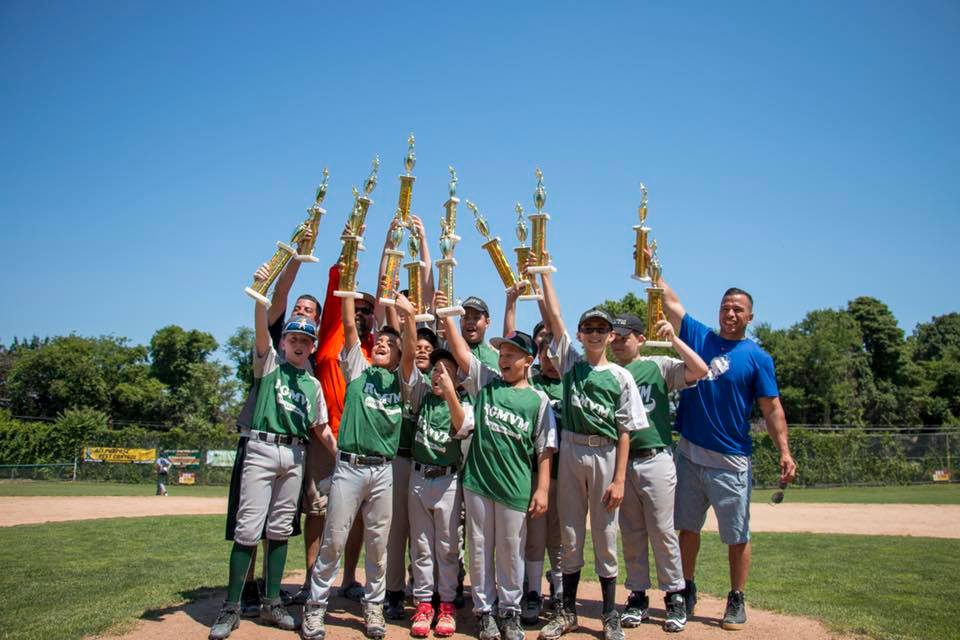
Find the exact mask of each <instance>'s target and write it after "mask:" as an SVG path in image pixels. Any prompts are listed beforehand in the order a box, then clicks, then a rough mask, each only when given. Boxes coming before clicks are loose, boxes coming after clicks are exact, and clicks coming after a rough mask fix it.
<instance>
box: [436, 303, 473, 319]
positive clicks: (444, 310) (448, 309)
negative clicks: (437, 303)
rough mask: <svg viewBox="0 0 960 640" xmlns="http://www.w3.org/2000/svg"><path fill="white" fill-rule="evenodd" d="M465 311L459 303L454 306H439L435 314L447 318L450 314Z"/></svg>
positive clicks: (461, 313) (458, 313)
mask: <svg viewBox="0 0 960 640" xmlns="http://www.w3.org/2000/svg"><path fill="white" fill-rule="evenodd" d="M465 313H466V311H465V310H464V308H463V307H461V306H460V305H457V306H455V307H440V308H439V309H437V315H438V316H440V317H441V318H449V317H450V316H462V315H463V314H465Z"/></svg>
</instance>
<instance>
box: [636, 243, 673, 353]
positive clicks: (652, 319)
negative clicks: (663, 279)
mask: <svg viewBox="0 0 960 640" xmlns="http://www.w3.org/2000/svg"><path fill="white" fill-rule="evenodd" d="M660 272H661V267H660V260H659V259H658V258H657V257H656V254H654V257H653V259H652V260H651V261H650V282H651V285H650V287H648V288H647V332H646V337H647V341H646V342H644V343H643V346H644V347H650V348H655V347H672V346H673V345H672V343H670V342H666V341H664V340H655V339H653V338H656V336H657V323H658V322H660V321H661V320H663V319H665V318H666V316H665V315H664V313H663V287H658V286H657V283H658V282H660Z"/></svg>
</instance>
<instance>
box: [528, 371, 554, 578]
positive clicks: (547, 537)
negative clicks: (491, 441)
mask: <svg viewBox="0 0 960 640" xmlns="http://www.w3.org/2000/svg"><path fill="white" fill-rule="evenodd" d="M533 386H535V387H536V388H537V389H540V390H541V391H543V392H544V393H545V394H547V397H548V398H550V406H551V408H552V409H553V415H554V418H555V420H556V423H557V438H560V437H561V435H562V434H561V431H562V427H561V425H562V424H563V417H562V416H563V381H562V380H560V379H559V378H557V379H553V378H547V377H546V376H544V375H543V373H540V374H538V375H536V376H535V377H534V378H533ZM559 457H560V456H559V454H554V455H553V460H552V461H551V464H550V502H549V503H548V504H547V513H546V515H544V516H541V517H539V518H530V517H528V518H527V543H526V546H525V548H524V560H525V565H526V576H527V584H528V585H529V586H528V589H530V590H532V591H536V592H537V593H543V591H542V590H541V589H540V587H541V584H540V583H541V581H542V580H543V555H544V552H546V554H547V556H548V557H549V558H550V573H549V574H548V576H547V580H548V581H549V582H550V583H551V584H552V585H553V588H554V592H555V593H559V592H560V591H561V590H562V586H561V578H562V573H561V572H560V559H561V557H562V556H563V546H562V544H561V542H560V512H559V510H558V507H557V472H558V468H559V466H560V465H559ZM536 469H537V465H536V464H534V466H533V471H534V473H536ZM534 477H536V476H534Z"/></svg>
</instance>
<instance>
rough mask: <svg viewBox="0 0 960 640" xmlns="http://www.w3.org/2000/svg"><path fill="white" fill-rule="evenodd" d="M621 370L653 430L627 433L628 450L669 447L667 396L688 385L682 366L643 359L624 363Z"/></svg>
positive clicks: (677, 362) (666, 360)
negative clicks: (627, 375) (633, 385)
mask: <svg viewBox="0 0 960 640" xmlns="http://www.w3.org/2000/svg"><path fill="white" fill-rule="evenodd" d="M624 369H626V370H627V371H629V372H630V375H632V376H633V380H634V382H635V383H636V385H637V391H638V392H639V393H640V400H641V402H643V408H644V410H646V412H647V420H648V421H649V422H650V424H651V425H653V427H654V428H653V429H641V430H640V431H634V432H633V433H631V434H630V448H631V449H655V448H658V447H667V446H670V444H671V443H672V442H673V436H672V434H671V424H670V397H669V395H668V394H669V392H671V391H677V390H679V389H685V388H687V387H689V386H691V384H690V383H688V382H687V381H686V379H685V376H686V365H684V363H683V360H679V359H677V358H668V357H666V356H646V357H642V358H639V359H637V360H634V361H633V362H630V363H628V364H626V365H625V366H624ZM692 384H696V382H694V383H692Z"/></svg>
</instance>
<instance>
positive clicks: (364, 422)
mask: <svg viewBox="0 0 960 640" xmlns="http://www.w3.org/2000/svg"><path fill="white" fill-rule="evenodd" d="M342 320H343V330H344V340H345V345H344V349H345V351H346V354H345V363H344V373H345V376H346V379H347V392H346V396H345V400H344V410H343V418H342V420H341V423H340V433H339V437H338V442H339V453H338V455H337V465H336V469H335V470H334V472H333V482H332V484H331V487H330V498H329V502H328V504H327V518H326V522H325V523H324V528H323V538H322V543H321V546H320V553H319V554H318V555H317V561H316V563H315V564H314V566H313V568H312V570H311V572H310V597H309V599H308V600H307V604H306V605H305V606H304V611H303V623H302V625H301V630H300V631H301V634H302V635H303V637H304V638H307V639H310V638H322V637H323V636H324V635H325V628H324V617H325V615H326V611H327V601H328V599H329V597H330V589H331V587H332V586H333V580H334V579H335V578H336V575H337V569H338V565H339V563H340V557H341V555H343V549H344V546H345V544H346V542H347V535H348V534H349V532H350V528H351V526H352V525H353V521H354V519H355V518H356V516H357V514H358V513H360V514H362V517H363V524H364V536H363V537H364V546H365V551H366V563H365V573H366V579H367V584H366V588H365V590H364V597H363V604H364V606H363V617H364V623H365V625H366V634H367V636H368V637H370V638H382V637H383V636H384V634H385V633H386V624H385V622H384V618H383V598H384V590H385V589H384V577H385V576H384V574H385V565H386V550H387V534H388V532H389V531H390V518H391V514H392V513H393V489H392V487H391V486H390V485H391V483H392V481H393V468H392V467H391V465H390V461H391V460H392V459H393V457H394V456H395V455H396V454H397V447H398V446H399V444H400V422H401V417H402V413H403V406H402V402H401V398H400V379H399V377H398V376H397V372H396V369H397V366H398V365H399V363H400V336H399V335H398V334H397V332H396V330H394V329H393V328H392V327H384V328H383V330H381V332H380V333H379V335H377V340H376V343H375V345H374V347H373V362H372V363H368V362H367V360H366V358H364V357H363V352H362V351H361V349H360V336H359V333H358V331H357V321H356V313H355V311H354V299H353V298H344V299H343V318H342Z"/></svg>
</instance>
